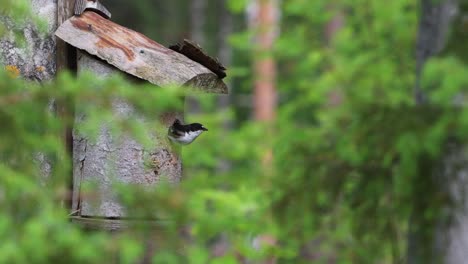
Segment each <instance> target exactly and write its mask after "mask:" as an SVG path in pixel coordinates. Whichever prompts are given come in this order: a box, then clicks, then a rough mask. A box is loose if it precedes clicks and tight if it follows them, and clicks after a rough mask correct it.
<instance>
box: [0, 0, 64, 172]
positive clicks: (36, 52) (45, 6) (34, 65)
mask: <svg viewBox="0 0 468 264" xmlns="http://www.w3.org/2000/svg"><path fill="white" fill-rule="evenodd" d="M31 9H32V11H33V13H35V14H36V15H38V16H39V17H41V18H42V19H45V20H46V23H47V31H46V32H45V34H41V33H40V32H39V31H38V29H37V28H36V27H35V26H34V25H32V24H28V25H26V26H25V27H23V28H21V29H20V30H21V32H22V36H23V37H24V38H25V40H26V45H25V46H24V47H20V46H19V45H18V43H17V41H16V40H15V39H14V37H13V34H7V35H6V37H4V38H3V39H0V56H1V61H2V62H3V63H4V67H5V68H6V69H7V70H8V71H9V72H10V73H12V74H13V75H15V76H18V77H21V78H24V79H26V80H30V81H39V82H42V81H48V80H51V79H52V78H54V76H55V72H56V64H55V47H56V43H55V38H54V31H55V29H56V28H57V21H56V19H55V17H56V10H57V3H56V1H54V0H31ZM0 19H1V20H2V23H3V22H5V23H4V24H5V25H6V28H7V30H9V31H12V30H13V28H14V25H12V23H11V22H10V21H9V19H8V18H6V17H2V18H0ZM49 109H50V110H52V111H55V103H54V101H52V100H51V102H50V104H49ZM35 159H36V162H38V164H40V169H41V174H42V176H43V180H44V181H46V180H47V178H48V177H49V176H50V173H51V170H52V164H51V163H50V162H49V159H48V158H47V156H45V155H44V154H43V153H37V154H36V155H35Z"/></svg>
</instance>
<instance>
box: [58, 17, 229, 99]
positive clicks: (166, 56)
mask: <svg viewBox="0 0 468 264" xmlns="http://www.w3.org/2000/svg"><path fill="white" fill-rule="evenodd" d="M55 35H56V36H57V37H59V38H60V39H62V40H64V41H66V42H67V43H69V44H70V45H72V46H74V47H76V48H78V49H81V50H85V51H86V52H88V53H89V54H91V55H95V56H97V57H99V58H101V59H103V60H105V61H106V62H107V63H109V64H111V65H113V66H115V67H116V68H118V69H119V70H121V71H124V72H126V73H129V74H131V75H134V76H137V77H139V78H141V79H144V80H147V81H149V82H151V83H153V84H155V85H158V86H168V85H176V86H182V85H185V86H189V87H192V88H195V90H197V91H203V92H211V93H227V87H226V84H225V83H224V82H223V81H222V80H221V79H220V78H219V77H218V76H217V75H216V74H215V73H213V72H212V71H210V70H209V69H208V68H206V67H205V66H203V65H201V64H200V63H197V62H195V61H193V60H191V59H189V58H187V57H186V56H184V55H183V54H180V53H178V52H175V51H173V50H171V49H168V48H166V47H164V46H162V45H161V44H159V43H157V42H156V41H153V40H151V39H149V38H148V37H146V36H144V35H143V34H141V33H138V32H136V31H133V30H131V29H128V28H125V27H123V26H120V25H118V24H116V23H114V22H112V21H110V20H107V19H105V18H103V17H101V16H100V15H98V14H96V13H94V12H91V11H86V12H84V13H83V14H82V15H81V16H74V17H72V18H70V19H69V20H67V21H66V22H65V23H63V24H62V25H61V26H60V27H59V29H58V30H57V31H56V32H55Z"/></svg>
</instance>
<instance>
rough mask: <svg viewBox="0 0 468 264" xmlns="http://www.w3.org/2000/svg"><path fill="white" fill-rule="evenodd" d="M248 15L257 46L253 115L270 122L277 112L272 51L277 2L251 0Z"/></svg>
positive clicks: (276, 22) (271, 0)
mask: <svg viewBox="0 0 468 264" xmlns="http://www.w3.org/2000/svg"><path fill="white" fill-rule="evenodd" d="M248 15H249V21H250V23H249V25H250V27H251V29H252V30H253V32H254V38H255V44H256V50H255V57H254V78H255V92H254V116H255V119H256V120H259V121H273V120H274V118H275V112H276V83H275V81H276V65H275V61H274V58H273V54H272V52H273V45H274V42H275V39H276V36H277V34H278V31H279V28H278V20H279V9H278V3H277V0H253V1H251V3H250V6H249V8H248Z"/></svg>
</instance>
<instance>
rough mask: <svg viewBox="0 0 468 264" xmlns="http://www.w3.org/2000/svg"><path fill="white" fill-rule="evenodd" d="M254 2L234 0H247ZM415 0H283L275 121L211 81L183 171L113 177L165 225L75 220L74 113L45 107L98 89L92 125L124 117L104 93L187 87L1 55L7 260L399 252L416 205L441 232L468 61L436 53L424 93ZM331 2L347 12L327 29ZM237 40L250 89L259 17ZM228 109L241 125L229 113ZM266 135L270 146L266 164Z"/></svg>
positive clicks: (243, 79)
mask: <svg viewBox="0 0 468 264" xmlns="http://www.w3.org/2000/svg"><path fill="white" fill-rule="evenodd" d="M142 2H145V1H142ZM246 2H247V1H230V2H229V3H230V7H231V8H232V9H233V11H236V12H240V11H242V10H244V9H245V5H246ZM0 3H1V5H0V6H2V7H7V9H1V11H2V12H4V11H5V10H8V12H9V13H11V14H15V15H14V16H13V17H14V18H15V19H20V20H27V18H28V17H29V13H28V11H27V7H26V6H25V5H24V3H25V2H24V1H8V0H0ZM147 4H148V3H147ZM139 5H140V4H138V6H139ZM142 5H143V4H142ZM143 6H144V5H143ZM418 7H419V6H418V4H417V2H416V1H408V0H393V1H390V2H389V1H380V0H359V1H356V0H353V1H349V0H336V1H324V0H316V1H305V0H288V1H284V2H283V3H282V5H281V12H282V20H281V35H280V39H279V40H278V41H277V43H276V46H275V54H274V55H275V59H276V60H277V64H278V66H279V74H278V90H279V98H280V103H279V106H278V118H277V120H276V121H275V123H274V124H273V127H272V126H269V125H267V124H261V123H256V122H252V121H249V120H248V118H246V114H245V112H247V110H246V109H241V110H239V109H240V106H237V105H236V104H233V108H232V109H227V110H224V111H218V109H217V108H216V107H217V106H216V103H215V101H216V96H212V95H206V96H205V95H203V96H200V100H201V105H202V108H203V113H201V114H198V115H195V116H190V117H189V118H188V121H198V122H203V123H204V125H205V126H206V127H208V128H209V129H210V130H209V132H208V133H206V134H204V135H202V136H201V137H200V138H199V139H197V141H196V142H195V143H194V144H192V145H189V146H187V147H185V148H184V152H183V160H184V167H185V169H184V174H185V179H184V181H183V182H182V183H181V185H179V186H177V187H174V186H160V187H158V189H157V190H146V189H145V190H141V189H137V188H134V187H132V188H129V187H128V186H116V188H117V189H118V190H119V193H120V198H121V200H122V202H123V203H124V204H125V205H127V208H128V210H129V213H130V215H139V216H145V215H148V216H151V215H153V213H154V212H157V215H160V216H161V217H162V218H164V219H168V220H167V221H164V222H161V223H160V225H161V226H160V228H156V229H154V226H153V225H151V224H149V225H148V224H145V223H142V224H141V225H139V226H136V227H135V228H133V229H130V230H127V231H124V232H120V233H107V232H98V231H93V230H84V229H81V228H80V227H79V226H77V225H76V224H73V223H71V222H70V221H69V216H68V214H69V212H67V210H66V206H65V205H64V202H63V201H64V199H65V198H64V197H66V196H67V195H68V193H67V186H68V185H69V183H68V180H69V177H68V175H69V173H70V164H71V162H70V156H69V154H68V153H67V152H66V151H65V147H64V145H63V142H62V140H61V135H62V133H63V130H64V128H65V127H67V126H70V125H71V124H72V123H73V118H72V117H69V118H68V119H67V118H65V119H63V117H62V118H58V117H57V115H55V114H54V113H51V112H50V111H48V108H49V105H50V101H51V98H54V99H55V100H57V101H60V102H66V104H67V105H68V106H70V107H71V106H73V105H77V104H78V105H79V104H80V102H88V103H87V104H86V107H87V109H86V111H87V113H88V115H89V116H90V118H89V119H88V121H87V123H86V124H84V125H83V128H84V129H87V131H88V132H92V131H96V129H97V127H98V125H99V124H100V122H101V120H106V119H109V118H115V117H113V116H112V113H111V112H110V110H109V109H106V108H103V107H102V106H103V105H110V103H111V100H112V98H114V97H115V96H120V97H124V98H126V99H127V100H129V101H130V102H132V104H134V105H135V107H136V108H137V109H138V110H139V111H140V112H144V113H147V114H150V115H152V114H154V113H158V112H162V111H164V110H165V109H173V108H174V107H181V106H180V105H179V101H178V96H180V95H181V94H180V91H179V90H177V89H154V87H152V86H141V85H140V86H138V87H136V86H135V85H132V84H129V83H127V82H126V81H124V79H123V78H121V77H115V78H112V79H109V80H99V79H96V78H94V77H93V76H92V75H89V74H85V75H82V76H80V77H72V76H70V75H69V74H61V75H60V76H58V77H57V79H56V80H55V81H53V82H50V83H44V84H42V85H38V84H35V83H31V82H25V81H22V80H21V79H18V78H14V76H12V75H11V72H10V74H8V72H7V71H5V70H2V71H0V106H1V107H0V123H1V129H0V160H1V163H0V174H1V176H0V241H2V242H1V243H0V263H52V262H58V263H60V262H65V261H66V262H67V263H109V262H117V263H137V262H138V261H141V260H143V259H146V260H148V261H149V262H152V263H240V262H242V261H245V260H246V259H249V260H252V261H254V262H255V263H260V261H262V260H267V259H270V258H273V257H274V258H276V259H277V260H278V263H311V262H314V263H329V261H335V262H336V263H400V262H402V260H403V259H404V258H405V254H406V244H407V234H408V231H409V227H408V222H409V219H410V217H412V218H415V219H416V221H415V223H416V225H415V226H414V227H412V228H415V229H416V231H418V232H420V233H421V234H422V236H423V237H425V238H427V244H428V245H429V246H431V243H432V242H431V240H430V239H431V237H432V233H433V231H434V225H433V223H434V222H436V221H438V220H440V218H438V217H440V216H443V214H442V212H443V210H442V209H443V208H445V207H446V206H447V205H448V204H449V199H448V197H447V194H446V193H445V192H444V189H443V188H441V186H444V185H445V184H446V183H445V182H443V180H441V178H440V177H438V176H440V175H439V174H440V167H441V162H440V161H441V157H442V156H443V155H444V154H445V150H446V146H447V143H449V142H457V143H458V144H463V143H465V140H466V134H467V133H466V131H467V129H468V123H467V121H466V120H468V119H467V118H466V117H467V116H468V112H467V111H466V109H464V108H463V107H461V106H460V105H462V104H464V97H463V95H464V89H465V87H466V86H467V84H468V79H467V77H466V74H465V72H466V71H467V70H468V69H467V66H466V62H465V61H463V60H462V59H461V58H459V57H458V55H453V54H454V53H450V52H447V53H444V54H445V55H444V56H440V57H438V58H436V59H434V60H432V61H430V62H429V64H428V65H427V67H426V68H425V71H424V79H423V84H424V85H423V87H424V88H425V89H426V92H427V93H428V95H429V97H430V102H432V103H431V104H430V105H424V106H417V105H415V103H414V100H413V98H412V88H413V86H414V82H415V74H414V72H415V69H414V68H415V63H414V47H415V44H414V43H415V37H416V31H417V25H418V17H417V15H418ZM336 17H339V18H341V19H342V20H343V25H342V27H341V28H340V30H339V31H338V32H337V33H336V35H335V36H334V37H333V38H331V39H327V37H326V34H327V32H326V28H327V23H328V22H329V21H330V20H331V19H333V18H336ZM155 19H158V18H155ZM230 40H231V43H232V45H233V48H234V53H235V54H239V56H241V57H243V58H245V60H235V65H233V66H232V68H231V69H230V72H232V73H235V74H233V75H234V76H235V77H233V79H232V81H233V83H234V84H235V90H236V92H235V95H236V94H242V93H243V92H247V91H251V90H252V79H253V78H254V77H255V76H251V71H250V66H248V64H246V62H248V61H249V60H250V59H249V56H251V55H252V52H253V50H252V47H251V44H250V42H249V34H248V33H245V32H239V33H236V34H235V35H234V36H232V37H231V39H230ZM7 70H8V69H7ZM235 95H234V96H235ZM93 105H95V106H97V105H99V106H100V107H93ZM240 112H243V114H239V113H240ZM227 120H229V121H231V122H232V123H233V124H234V126H233V127H234V128H233V129H223V125H224V124H225V122H226V121H227ZM118 121H120V122H116V124H117V125H116V126H117V127H115V128H114V129H112V130H113V131H114V132H115V133H121V132H124V131H125V132H129V133H132V134H134V135H135V136H136V138H138V139H140V140H141V141H142V142H143V143H145V142H146V141H145V136H146V135H145V133H144V132H142V131H148V130H151V129H153V128H151V127H134V125H135V124H134V122H132V120H118ZM271 146H273V157H274V160H273V162H272V163H270V166H271V168H265V167H264V165H262V164H265V163H264V157H265V155H266V153H268V151H269V149H270V148H271ZM43 160H47V161H48V162H49V163H50V164H51V165H52V166H51V168H52V170H51V172H50V175H47V173H45V172H46V171H44V168H43V162H41V161H43ZM223 163H227V165H225V166H223ZM150 228H151V230H150ZM413 231H414V230H413ZM149 242H151V243H154V244H156V246H157V250H156V251H155V252H153V253H148V252H147V251H148V250H147V246H148V243H149ZM151 243H150V244H151ZM221 245H226V246H224V247H223V249H222V250H220V249H219V248H222V246H221ZM218 251H222V254H218V253H219V252H218ZM217 252H218V253H217ZM148 254H149V256H148ZM428 256H429V255H426V257H428Z"/></svg>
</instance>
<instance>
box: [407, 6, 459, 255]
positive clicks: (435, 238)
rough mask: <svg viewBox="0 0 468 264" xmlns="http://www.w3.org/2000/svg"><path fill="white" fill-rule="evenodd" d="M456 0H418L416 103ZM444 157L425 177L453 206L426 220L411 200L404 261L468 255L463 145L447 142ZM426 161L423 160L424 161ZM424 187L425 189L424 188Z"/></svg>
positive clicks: (422, 96) (422, 95)
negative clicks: (429, 62) (446, 217)
mask: <svg viewBox="0 0 468 264" xmlns="http://www.w3.org/2000/svg"><path fill="white" fill-rule="evenodd" d="M457 5H458V3H457V1H456V0H442V1H432V0H421V15H420V20H419V31H418V38H417V43H416V82H415V88H414V98H415V102H416V104H418V105H423V104H427V103H430V102H428V98H427V96H426V95H425V93H424V92H423V89H422V87H421V78H422V72H423V69H424V66H425V64H426V62H427V61H428V59H429V58H431V57H432V56H435V55H437V54H438V53H439V52H440V51H442V50H443V49H444V47H445V46H446V40H447V33H448V32H449V29H450V26H451V22H452V20H453V19H454V16H455V14H456V13H457ZM444 151H445V152H444V157H443V158H442V159H441V160H440V162H439V164H438V165H437V166H435V168H436V169H435V171H433V175H430V176H432V177H430V178H429V179H428V180H429V181H433V182H434V183H433V185H434V186H437V187H436V189H437V190H432V191H436V192H439V193H445V194H447V197H449V200H451V202H453V205H454V206H450V205H448V204H447V205H446V207H444V208H440V210H441V212H443V213H444V215H445V216H448V219H449V220H447V219H442V218H440V219H434V221H433V222H432V223H428V221H427V220H426V219H424V215H423V213H421V212H424V211H425V210H426V209H429V208H426V207H427V206H432V204H429V205H427V204H426V203H422V204H421V203H415V206H414V212H413V213H412V216H411V219H410V220H409V233H408V259H407V262H408V264H420V263H448V264H458V263H460V264H462V263H465V262H466V259H467V258H468V251H466V248H467V247H468V207H467V206H466V205H465V204H466V202H467V201H468V196H466V195H465V193H464V190H463V189H464V188H459V186H464V185H466V183H467V180H468V179H467V177H466V172H467V170H466V169H467V168H464V167H465V166H464V164H466V162H467V161H468V159H467V157H466V153H465V151H464V147H463V146H460V145H458V144H457V143H456V142H449V143H448V147H447V149H446V150H444ZM426 165H427V164H426ZM426 191H428V190H426ZM428 225H430V226H428ZM421 226H423V227H424V228H426V229H427V228H433V235H432V241H431V240H430V239H429V240H428V239H427V235H426V234H425V233H423V232H425V231H424V229H421Z"/></svg>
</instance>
